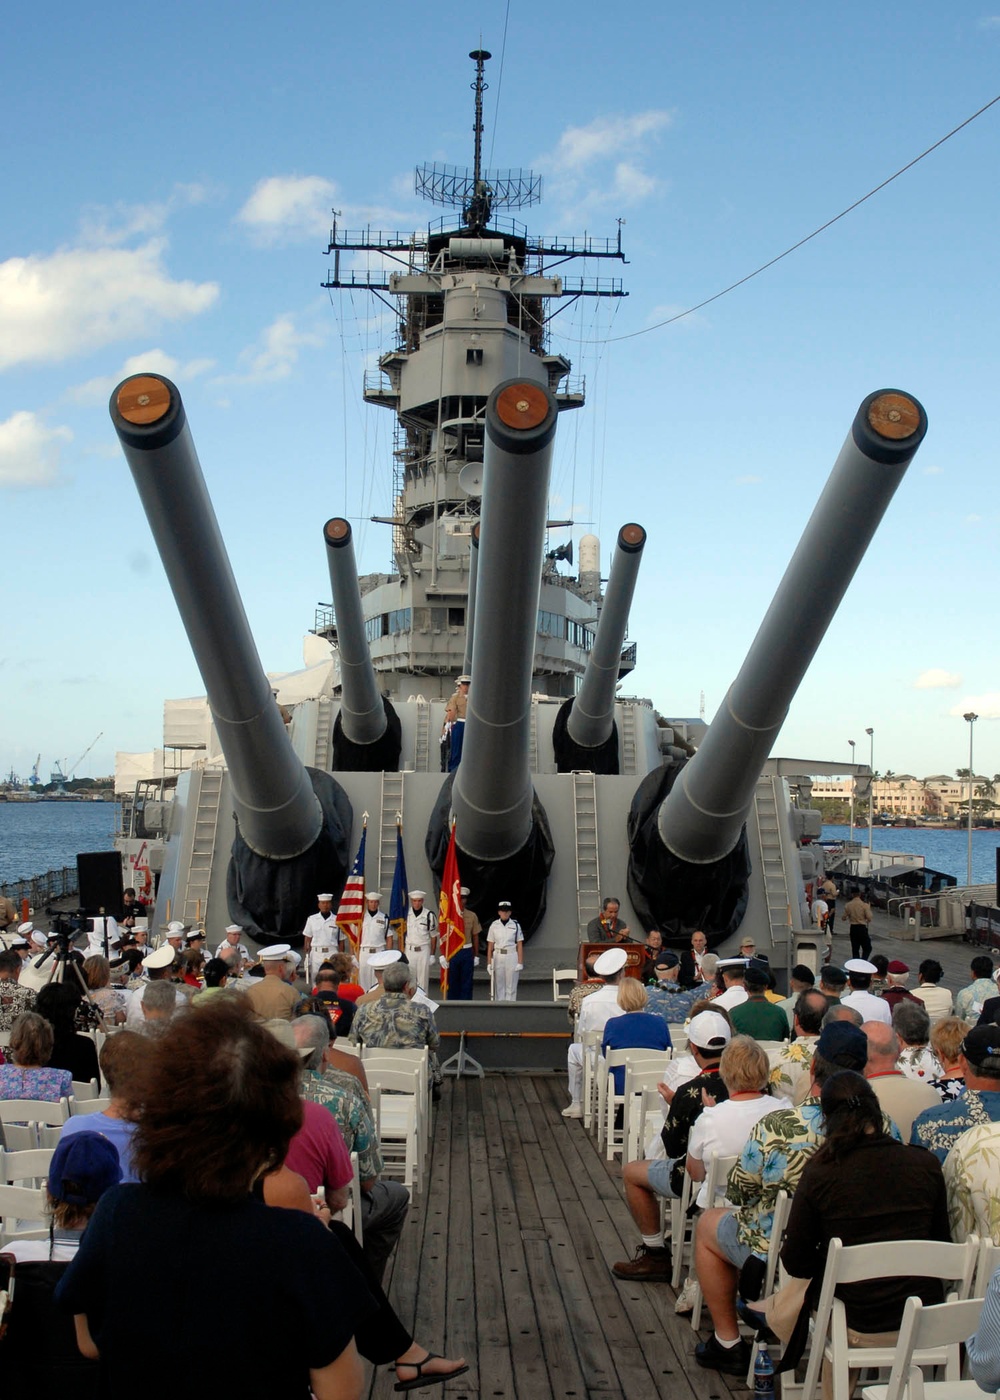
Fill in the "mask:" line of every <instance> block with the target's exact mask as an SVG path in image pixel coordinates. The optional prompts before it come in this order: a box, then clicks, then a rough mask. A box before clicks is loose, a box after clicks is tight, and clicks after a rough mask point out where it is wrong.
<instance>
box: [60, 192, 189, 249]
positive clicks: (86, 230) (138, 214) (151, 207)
mask: <svg viewBox="0 0 1000 1400" xmlns="http://www.w3.org/2000/svg"><path fill="white" fill-rule="evenodd" d="M209 193H210V191H209V187H208V186H207V185H203V184H199V183H191V184H186V185H185V184H178V185H175V186H174V188H173V191H172V192H171V194H170V195H169V197H168V198H167V199H164V200H158V201H153V202H151V203H149V204H124V203H118V204H113V205H110V206H109V205H102V204H95V205H92V206H90V207H88V208H87V209H85V210H84V212H83V217H82V219H81V221H80V223H81V238H80V241H81V242H82V243H85V244H88V245H90V246H92V247H108V246H116V245H118V244H120V243H125V242H127V241H128V240H129V239H131V238H140V237H141V238H148V237H150V236H151V235H152V234H155V233H159V232H160V231H161V230H162V229H163V227H164V225H165V224H166V222H167V219H168V218H169V217H170V215H171V214H172V213H173V212H174V211H175V210H176V209H183V208H187V207H189V206H190V205H193V204H204V202H205V201H206V200H207V199H208V198H209Z"/></svg>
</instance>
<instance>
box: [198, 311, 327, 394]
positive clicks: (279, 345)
mask: <svg viewBox="0 0 1000 1400" xmlns="http://www.w3.org/2000/svg"><path fill="white" fill-rule="evenodd" d="M323 342H324V337H323V336H322V335H320V334H319V332H317V331H304V330H299V329H298V328H297V327H296V325H295V321H294V318H293V317H292V316H291V314H290V313H287V312H286V313H285V314H283V315H281V316H278V317H276V318H275V320H273V321H272V322H271V324H270V325H269V326H267V327H265V329H264V330H263V331H261V333H260V335H259V337H258V338H257V343H256V344H255V345H251V346H249V347H248V348H247V349H246V350H244V351H243V353H242V354H241V355H240V359H239V364H240V369H239V372H238V373H237V374H229V375H220V376H219V378H217V379H216V380H215V381H214V382H215V383H216V384H262V383H266V382H273V381H274V380H276V379H287V378H288V376H289V375H290V374H291V372H292V370H293V369H294V367H295V365H296V364H297V363H298V359H299V351H300V350H302V349H303V348H308V347H311V346H313V347H314V346H317V345H322V344H323Z"/></svg>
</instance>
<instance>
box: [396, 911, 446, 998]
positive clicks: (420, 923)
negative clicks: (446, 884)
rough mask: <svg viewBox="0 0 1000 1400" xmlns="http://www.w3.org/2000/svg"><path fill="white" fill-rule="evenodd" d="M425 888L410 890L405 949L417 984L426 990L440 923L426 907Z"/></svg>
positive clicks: (422, 989)
mask: <svg viewBox="0 0 1000 1400" xmlns="http://www.w3.org/2000/svg"><path fill="white" fill-rule="evenodd" d="M425 898H426V895H425V894H424V891H423V890H411V891H410V912H409V913H408V914H407V916H406V943H405V947H404V949H403V951H404V952H405V953H406V957H407V960H408V962H409V964H410V966H411V967H412V968H413V974H414V976H415V977H416V979H417V986H418V987H419V988H420V990H421V991H422V992H426V990H427V984H428V982H429V980H430V967H431V954H432V953H433V952H434V951H435V949H436V948H437V936H438V923H437V916H436V915H435V914H434V912H433V910H431V909H425V908H424V899H425Z"/></svg>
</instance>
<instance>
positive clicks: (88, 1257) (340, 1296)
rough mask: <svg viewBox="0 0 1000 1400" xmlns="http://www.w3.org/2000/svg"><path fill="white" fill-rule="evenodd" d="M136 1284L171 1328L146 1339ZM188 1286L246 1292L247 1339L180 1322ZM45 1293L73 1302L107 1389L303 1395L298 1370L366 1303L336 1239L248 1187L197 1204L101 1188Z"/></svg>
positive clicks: (251, 1398) (240, 1295)
mask: <svg viewBox="0 0 1000 1400" xmlns="http://www.w3.org/2000/svg"><path fill="white" fill-rule="evenodd" d="M140 1297H142V1298H153V1299H155V1313H156V1317H157V1323H156V1326H157V1329H160V1328H162V1329H163V1330H162V1335H163V1336H169V1337H174V1338H178V1337H182V1338H183V1341H181V1342H177V1343H176V1344H175V1345H164V1346H155V1347H154V1348H153V1350H152V1351H151V1350H150V1346H151V1341H150V1333H149V1327H148V1326H138V1325H137V1323H136V1319H135V1314H134V1312H133V1309H132V1304H133V1302H134V1300H135V1299H136V1298H140ZM192 1297H199V1298H208V1299H212V1300H213V1304H212V1305H213V1307H216V1308H218V1307H219V1306H224V1305H225V1300H226V1299H232V1300H235V1302H234V1306H236V1307H237V1310H238V1311H241V1310H243V1309H244V1307H245V1305H246V1300H247V1299H248V1298H249V1299H251V1300H252V1311H253V1314H254V1316H255V1319H256V1323H257V1325H258V1326H259V1327H260V1328H261V1337H260V1342H259V1345H254V1344H249V1343H248V1342H247V1339H246V1338H245V1337H244V1338H237V1340H236V1341H235V1343H234V1342H233V1338H232V1337H230V1338H229V1339H228V1340H227V1339H226V1337H224V1336H223V1335H221V1334H220V1332H219V1329H218V1327H217V1326H208V1327H201V1326H197V1327H192V1326H190V1322H191V1316H192V1314H191V1301H190V1300H191V1298H192ZM56 1301H57V1303H58V1304H59V1305H60V1306H61V1307H63V1308H65V1309H67V1310H68V1311H69V1312H71V1313H86V1315H87V1319H88V1322H89V1325H90V1332H91V1335H92V1337H93V1338H94V1341H95V1343H96V1345H97V1348H98V1350H99V1351H100V1353H101V1368H102V1373H103V1387H102V1392H101V1393H102V1395H103V1396H104V1397H108V1400H118V1397H121V1400H126V1397H133V1396H140V1395H141V1396H142V1398H143V1400H177V1397H178V1396H184V1397H185V1400H201V1397H205V1400H208V1398H209V1397H212V1400H215V1398H216V1397H218V1396H220V1395H227V1396H230V1395H231V1396H239V1397H240V1400H308V1395H309V1372H310V1370H312V1369H316V1370H319V1369H321V1368H322V1367H324V1366H328V1365H329V1364H330V1363H331V1362H332V1361H335V1360H336V1358H337V1357H338V1356H339V1355H340V1354H341V1352H343V1350H344V1348H345V1347H346V1346H347V1345H348V1344H349V1342H350V1340H351V1338H352V1337H353V1335H354V1331H355V1328H356V1327H357V1326H358V1324H359V1323H360V1322H362V1321H363V1320H364V1319H365V1318H366V1317H368V1316H369V1315H370V1314H371V1313H372V1312H374V1310H375V1303H374V1301H373V1299H372V1296H371V1294H370V1293H369V1292H368V1290H367V1288H366V1287H365V1284H364V1281H363V1279H362V1277H361V1275H360V1274H359V1273H358V1271H357V1270H356V1269H355V1268H354V1265H353V1264H352V1263H351V1262H350V1260H349V1259H348V1258H347V1255H346V1254H345V1252H344V1250H343V1247H342V1246H341V1244H340V1243H339V1241H338V1240H337V1239H336V1238H335V1236H333V1235H331V1234H330V1232H329V1231H328V1230H325V1229H324V1228H323V1227H322V1225H321V1224H320V1223H319V1222H318V1221H317V1220H315V1219H310V1218H309V1216H308V1215H306V1214H305V1213H304V1212H303V1211H297V1210H283V1209H280V1208H278V1207H275V1206H266V1205H264V1204H263V1202H261V1201H256V1200H254V1199H253V1197H251V1196H249V1195H247V1196H242V1197H240V1198H238V1199H236V1200H234V1201H233V1202H232V1204H230V1205H222V1206H220V1205H207V1204H205V1203H202V1202H198V1201H188V1200H186V1199H184V1198H183V1197H180V1196H174V1195H167V1194H165V1193H162V1192H159V1191H154V1190H153V1189H152V1188H151V1187H149V1186H135V1185H127V1186H115V1187H113V1188H112V1189H111V1190H110V1191H108V1192H106V1193H105V1194H104V1195H103V1196H102V1197H101V1200H100V1201H99V1203H98V1206H97V1210H96V1211H95V1212H94V1216H93V1219H92V1220H91V1222H90V1225H89V1226H88V1227H87V1230H86V1233H85V1234H84V1237H83V1240H82V1242H81V1245H80V1252H79V1254H78V1255H77V1257H76V1258H75V1259H74V1260H73V1262H72V1263H71V1264H70V1266H69V1268H68V1269H67V1271H66V1274H65V1277H64V1278H63V1280H62V1282H61V1283H60V1285H59V1288H58V1290H57V1293H56ZM269 1322H273V1323H274V1324H275V1330H274V1332H273V1333H271V1332H270V1330H269V1327H268V1323H269ZM288 1327H292V1328H293V1329H294V1332H295V1344H294V1345H290V1344H289V1341H288V1338H287V1337H286V1336H283V1335H282V1330H281V1329H287V1328H288Z"/></svg>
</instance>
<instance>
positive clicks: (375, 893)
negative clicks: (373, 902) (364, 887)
mask: <svg viewBox="0 0 1000 1400" xmlns="http://www.w3.org/2000/svg"><path fill="white" fill-rule="evenodd" d="M381 898H382V894H381V891H379V890H368V891H367V892H366V893H365V899H381Z"/></svg>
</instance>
